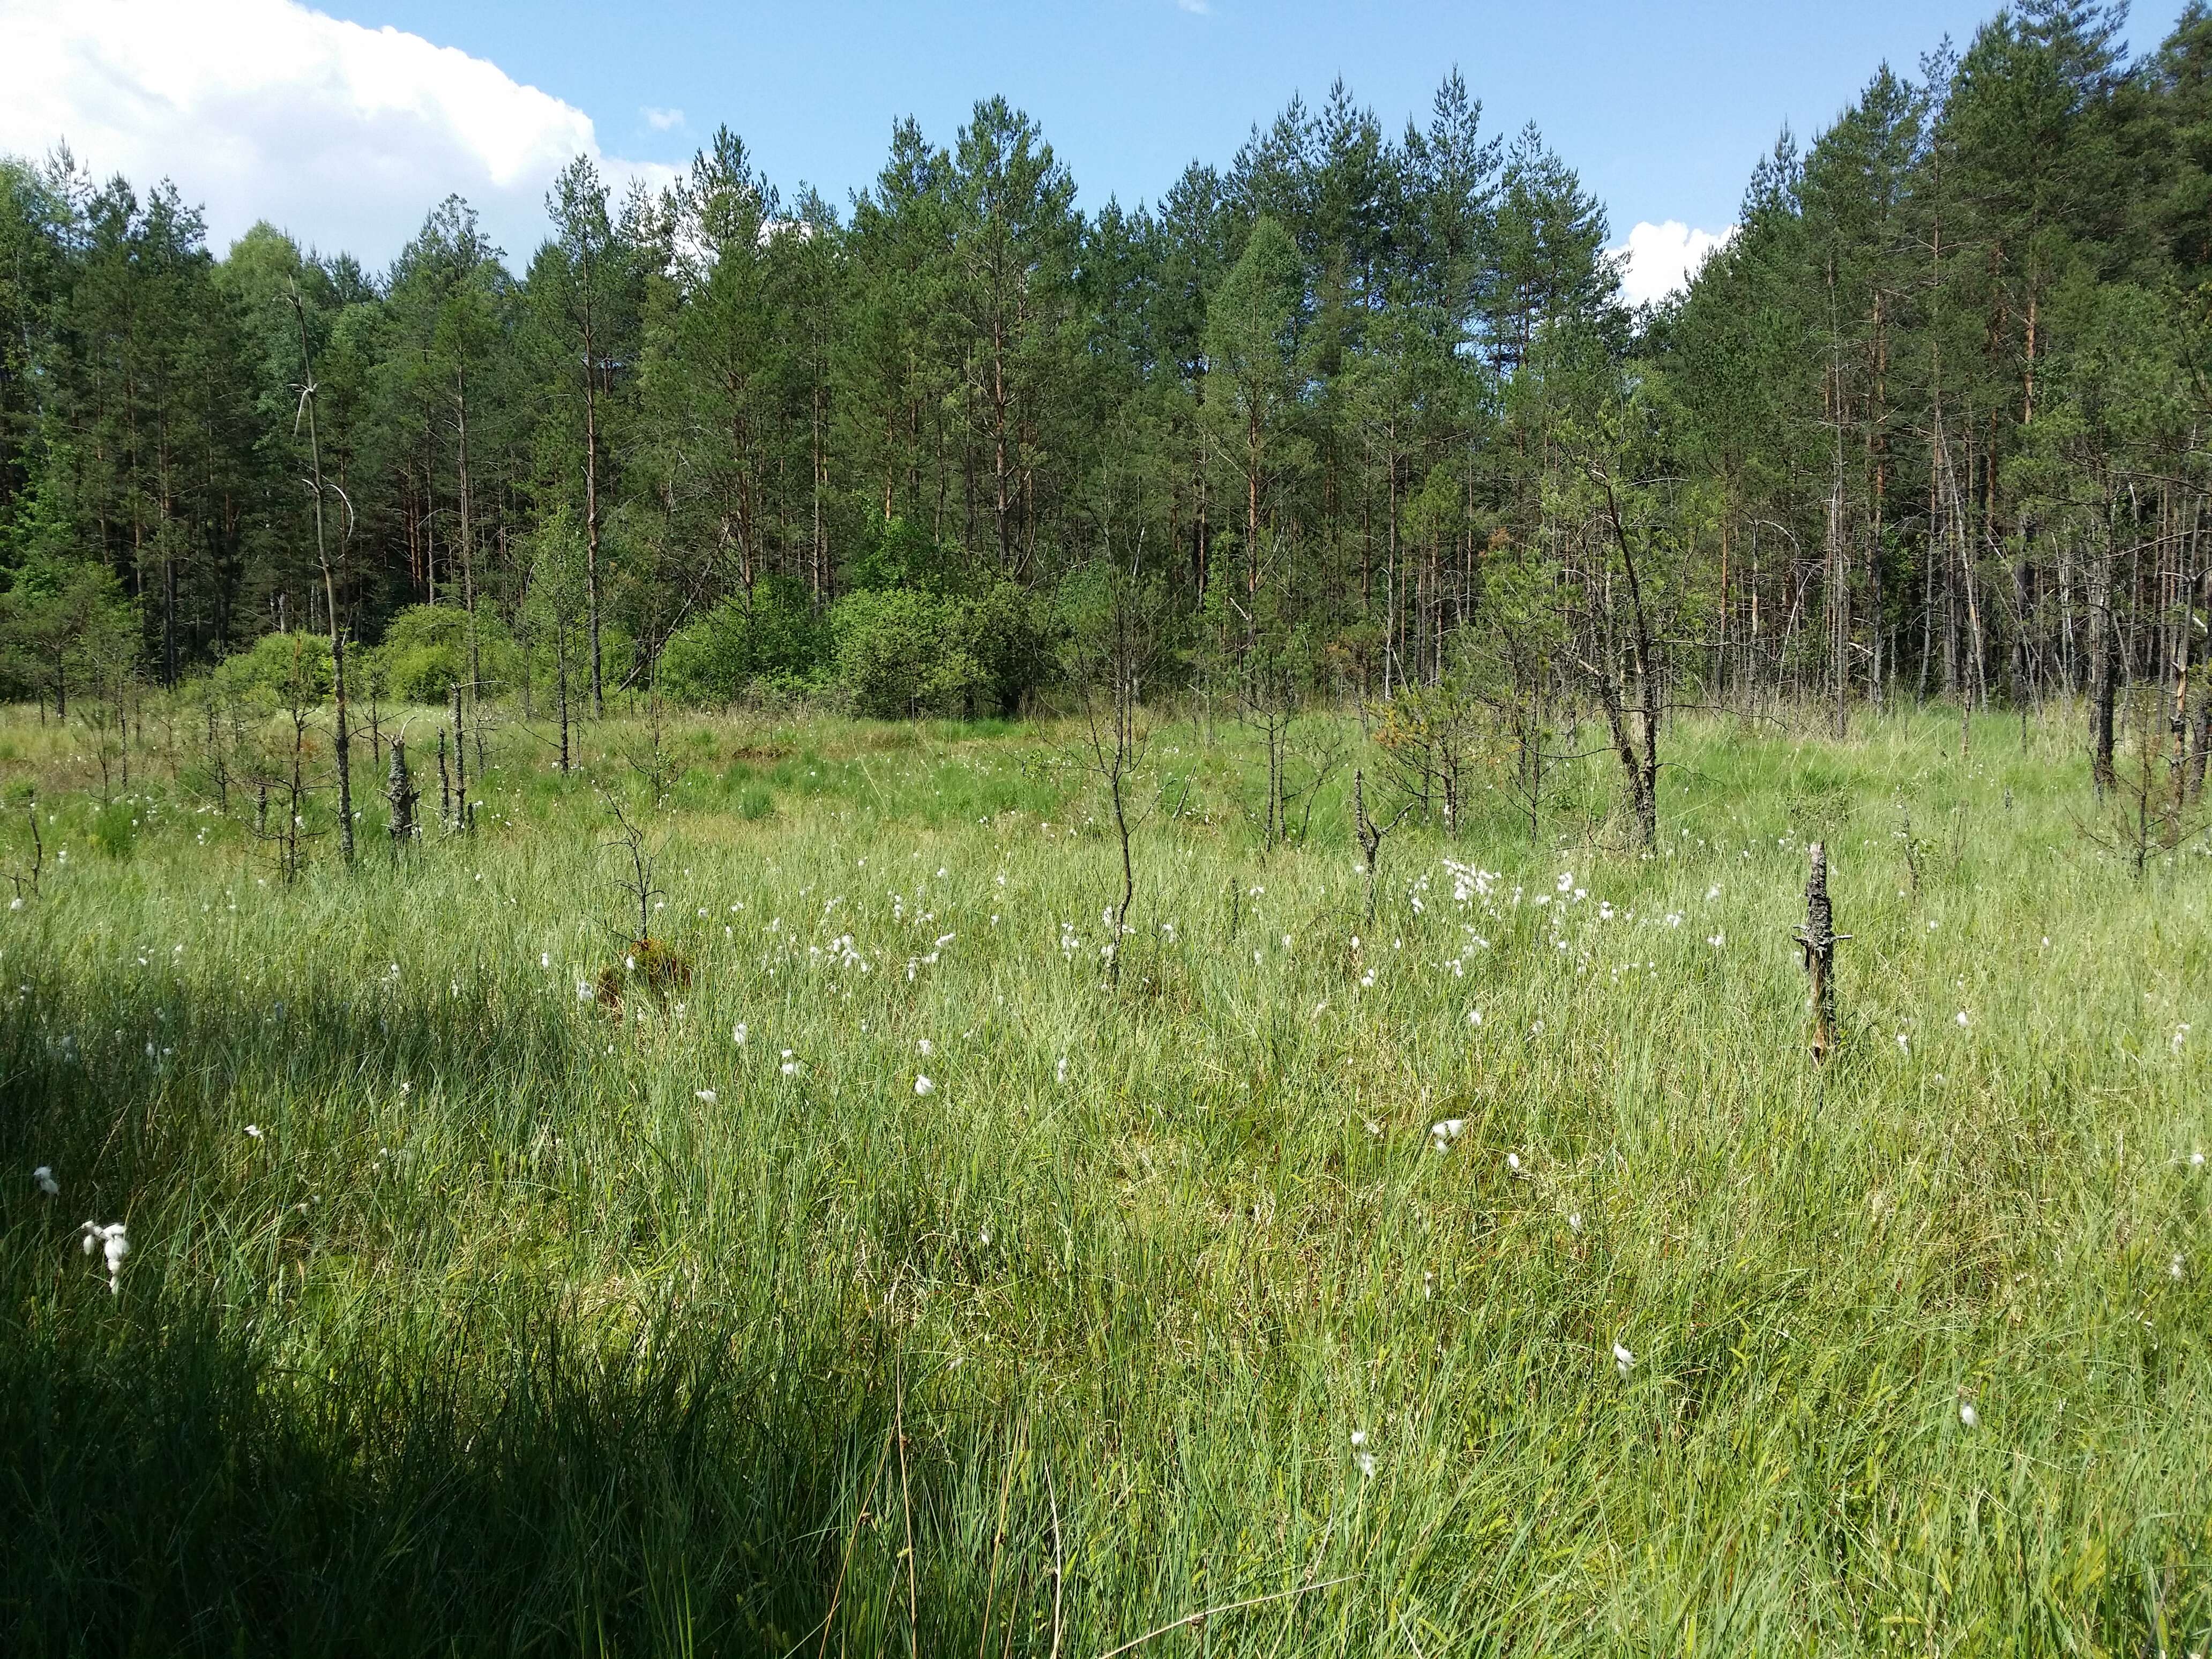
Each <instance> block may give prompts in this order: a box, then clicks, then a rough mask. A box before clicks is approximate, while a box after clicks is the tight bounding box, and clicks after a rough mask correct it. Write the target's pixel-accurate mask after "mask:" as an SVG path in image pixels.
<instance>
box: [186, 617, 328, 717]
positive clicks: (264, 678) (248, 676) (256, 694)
mask: <svg viewBox="0 0 2212 1659" xmlns="http://www.w3.org/2000/svg"><path fill="white" fill-rule="evenodd" d="M215 682H216V684H217V685H219V686H221V687H222V689H223V690H225V691H226V692H228V693H229V694H230V695H231V696H236V697H244V698H248V699H251V700H253V701H257V702H276V703H283V702H289V701H290V699H291V698H292V696H294V695H295V693H303V694H304V695H305V697H306V700H307V702H321V701H322V700H323V699H324V698H325V697H327V696H330V695H331V642H330V641H329V640H328V639H326V638H325V637H324V636H323V635H320V634H304V633H301V632H299V631H298V630H296V629H295V630H294V631H293V632H291V633H288V634H264V635H262V636H261V637H260V638H259V639H258V640H256V641H254V642H253V644H252V647H250V648H248V649H246V650H244V651H240V652H238V653H235V654H234V655H232V656H228V657H226V658H224V659H222V662H220V663H218V664H217V665H216V669H215Z"/></svg>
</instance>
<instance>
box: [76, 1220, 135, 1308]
mask: <svg viewBox="0 0 2212 1659" xmlns="http://www.w3.org/2000/svg"><path fill="white" fill-rule="evenodd" d="M81 1236H82V1239H83V1242H84V1253H85V1254H86V1255H91V1254H92V1253H93V1252H94V1250H98V1251H99V1252H100V1255H102V1256H103V1257H105V1258H106V1262H107V1290H108V1294H109V1295H111V1296H112V1295H115V1294H117V1293H118V1292H119V1291H121V1290H122V1288H123V1285H122V1281H121V1274H122V1272H123V1258H124V1257H125V1256H126V1255H130V1254H131V1240H130V1238H129V1237H128V1235H127V1233H126V1231H125V1225H124V1224H123V1223H122V1222H120V1221H111V1222H109V1223H108V1224H107V1225H106V1226H104V1227H103V1226H102V1225H100V1223H99V1222H97V1221H88V1222H86V1223H85V1224H84V1226H83V1228H82V1230H81Z"/></svg>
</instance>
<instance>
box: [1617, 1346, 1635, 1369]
mask: <svg viewBox="0 0 2212 1659" xmlns="http://www.w3.org/2000/svg"><path fill="white" fill-rule="evenodd" d="M1635 1363H1636V1356H1635V1355H1634V1354H1632V1353H1631V1352H1629V1351H1628V1350H1627V1348H1626V1347H1625V1346H1622V1345H1621V1344H1620V1343H1618V1342H1616V1343H1614V1344H1613V1365H1614V1367H1615V1368H1616V1369H1617V1370H1619V1371H1620V1374H1621V1375H1622V1376H1627V1375H1628V1368H1629V1367H1630V1366H1632V1365H1633V1364H1635Z"/></svg>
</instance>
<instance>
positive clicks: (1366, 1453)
mask: <svg viewBox="0 0 2212 1659" xmlns="http://www.w3.org/2000/svg"><path fill="white" fill-rule="evenodd" d="M1352 1461H1353V1462H1356V1463H1358V1465H1359V1473H1360V1474H1363V1475H1372V1474H1374V1473H1375V1454H1374V1453H1373V1452H1371V1451H1370V1450H1368V1449H1367V1431H1366V1430H1364V1429H1354V1430H1353V1431H1352Z"/></svg>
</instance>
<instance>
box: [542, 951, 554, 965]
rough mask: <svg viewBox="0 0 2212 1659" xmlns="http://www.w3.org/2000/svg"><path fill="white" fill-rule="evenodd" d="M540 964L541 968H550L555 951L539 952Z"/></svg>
mask: <svg viewBox="0 0 2212 1659" xmlns="http://www.w3.org/2000/svg"><path fill="white" fill-rule="evenodd" d="M552 965H553V953H552V952H551V951H539V952H538V966H539V967H540V968H550V967H551V966H552Z"/></svg>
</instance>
